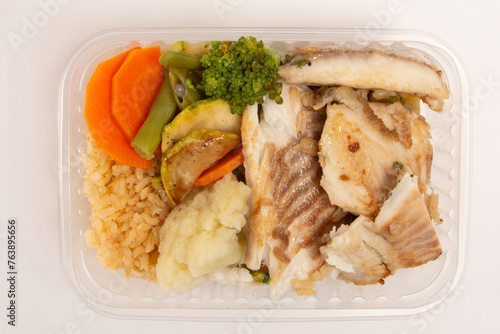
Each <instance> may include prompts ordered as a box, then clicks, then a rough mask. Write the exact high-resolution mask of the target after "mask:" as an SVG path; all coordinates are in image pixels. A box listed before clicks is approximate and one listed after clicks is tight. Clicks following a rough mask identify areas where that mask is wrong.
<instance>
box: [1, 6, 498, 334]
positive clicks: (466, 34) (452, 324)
mask: <svg viewBox="0 0 500 334" xmlns="http://www.w3.org/2000/svg"><path fill="white" fill-rule="evenodd" d="M54 1H55V0H54ZM48 2H53V1H50V0H41V1H36V0H31V1H30V0H23V1H20V0H2V1H1V2H0V22H1V28H0V66H1V71H0V78H1V79H0V83H1V86H0V145H1V155H0V180H1V182H0V196H1V197H0V260H1V262H0V333H44V334H55V333H108V332H111V333H123V334H126V333H138V332H141V333H147V332H160V331H161V332H164V333H304V332H309V333H313V332H315V333H316V332H318V333H319V332H336V333H349V332H358V331H365V332H369V333H382V332H383V333H394V334H402V333H423V332H425V333H443V332H444V333H470V332H475V333H495V332H496V333H498V316H499V315H500V284H499V282H500V261H499V260H498V253H499V247H498V244H499V243H498V240H499V238H500V225H499V223H500V222H499V221H498V218H497V217H498V215H497V214H495V213H496V210H497V208H498V206H499V204H498V189H499V182H498V176H497V175H496V174H497V171H498V166H499V163H500V158H499V153H500V152H499V143H500V131H499V124H500V111H498V110H496V109H498V105H499V102H500V66H499V61H500V46H499V40H498V35H499V33H500V26H499V19H498V13H499V12H500V5H499V2H497V1H486V0H482V1H464V0H460V1H453V2H452V1H448V2H446V1H397V0H396V1H395V2H394V3H395V4H396V5H397V6H396V8H397V11H396V12H393V13H392V14H390V15H382V13H385V14H387V13H388V8H391V7H390V6H389V2H388V1H385V0H377V1H373V0H371V1H358V2H357V3H355V4H354V3H349V4H347V2H346V3H341V2H340V1H326V0H325V1H312V0H309V1H299V0H296V1H294V0H288V1H286V2H278V1H276V2H273V1H270V0H266V1H251V0H220V1H215V0H209V1H204V2H202V1H199V2H196V1H193V0H189V1H175V2H171V1H152V0H143V1H137V2H132V1H123V0H113V1H102V0H88V1H77V0H73V1H69V0H65V1H62V0H59V1H58V2H57V3H58V4H59V5H58V6H57V7H51V8H52V9H51V12H50V13H49V14H51V16H50V17H49V18H48V19H47V20H46V21H45V22H44V21H43V17H41V16H40V14H39V13H40V12H41V11H43V5H42V4H43V3H48ZM217 4H226V6H227V7H226V11H225V12H223V13H219V14H218V13H217V11H216V5H217ZM42 16H43V15H42ZM36 19H38V20H42V21H38V22H39V23H40V22H41V23H40V24H39V25H40V27H38V28H37V31H35V32H32V34H31V35H30V36H27V38H26V40H24V41H23V43H22V44H20V45H18V47H17V50H16V48H14V47H13V45H12V44H11V43H10V42H9V39H8V34H9V33H12V32H13V33H16V34H18V35H21V36H22V29H23V25H25V24H26V23H25V22H26V20H28V21H30V22H35V21H34V20H36ZM367 24H368V26H367ZM377 24H378V26H379V27H382V28H389V29H420V30H425V31H428V32H431V33H433V34H435V35H437V36H439V37H441V38H442V39H444V40H445V41H447V42H448V43H449V44H450V45H451V46H452V47H453V48H454V49H455V50H456V51H457V53H458V54H459V55H460V56H461V57H462V59H463V60H464V62H465V64H466V66H467V67H468V70H469V73H470V77H471V83H472V93H473V94H474V96H475V97H476V100H475V101H476V102H477V103H476V109H475V110H474V125H473V127H474V137H473V153H474V158H473V159H474V160H473V161H474V166H473V197H472V206H471V207H472V219H471V229H470V245H469V246H470V252H469V265H468V268H467V271H466V274H465V277H464V280H463V283H462V285H461V287H460V288H459V289H458V290H457V293H456V294H455V295H454V296H452V298H451V299H450V300H448V301H447V302H445V303H444V304H442V305H441V306H440V307H439V308H437V309H436V310H434V311H432V312H430V313H427V314H423V315H420V316H416V317H411V318H397V319H390V320H388V319H384V320H363V321H337V322H333V321H332V322H319V323H294V322H290V323H272V322H271V323H262V322H256V323H245V324H242V322H238V321H236V322H224V323H215V322H196V323H184V322H156V321H147V322H146V321H128V320H116V319H110V318H107V317H104V316H101V315H99V314H95V313H94V312H93V311H90V310H89V309H87V308H86V307H85V306H84V305H83V304H81V302H80V301H79V300H78V299H77V298H76V297H75V296H74V295H73V293H72V292H71V290H70V289H69V288H68V286H67V285H66V283H65V281H64V279H63V277H62V274H61V269H60V265H59V249H58V227H57V226H58V225H57V202H56V195H57V194H56V193H57V191H56V190H57V189H56V186H57V181H56V170H55V169H54V167H53V166H54V163H55V161H56V153H57V120H56V115H57V90H58V84H59V79H60V75H61V71H62V69H63V66H64V64H65V62H66V60H67V58H68V57H69V55H70V54H71V53H72V52H73V50H74V49H75V48H76V47H77V46H78V45H79V44H80V43H81V42H82V41H83V40H85V39H87V38H88V37H89V36H91V35H93V34H94V33H96V32H99V31H101V30H104V29H108V28H116V27H203V26H207V27H217V26H221V27H231V26H246V27H259V26H269V27H333V28H336V27H344V28H364V27H372V28H373V27H376V26H377ZM9 217H16V218H17V219H18V222H19V229H18V237H19V249H18V266H19V269H18V270H19V273H20V274H19V279H18V287H17V289H18V300H17V302H18V307H19V308H18V318H17V326H16V327H15V328H12V327H11V326H7V324H6V323H7V318H6V316H5V314H6V303H7V297H6V294H7V284H6V279H5V278H4V277H5V272H6V269H5V262H6V233H5V232H6V224H7V219H8V218H9Z"/></svg>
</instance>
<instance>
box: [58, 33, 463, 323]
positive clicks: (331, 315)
mask: <svg viewBox="0 0 500 334" xmlns="http://www.w3.org/2000/svg"><path fill="white" fill-rule="evenodd" d="M248 35H252V36H256V37H257V38H259V39H262V40H264V41H265V42H267V43H273V46H275V47H277V48H286V47H287V45H288V44H289V43H293V42H307V43H320V44H321V43H335V44H345V43H347V44H348V45H349V44H351V43H353V42H354V43H361V44H366V43H372V44H375V45H385V46H387V45H391V44H393V43H395V42H401V43H403V44H404V45H405V46H406V47H408V48H410V49H412V52H414V53H416V54H418V55H419V56H420V57H421V58H423V59H424V60H425V61H427V62H429V63H432V64H434V65H436V66H437V67H438V68H440V69H442V71H443V73H444V77H445V80H446V81H447V83H448V85H449V89H450V93H451V96H450V99H449V100H447V101H446V105H445V108H444V111H443V112H441V113H436V112H430V111H428V110H427V111H425V110H424V116H425V117H426V119H427V121H428V122H429V123H430V126H431V133H432V136H433V145H434V163H433V167H432V179H431V186H432V188H433V190H434V191H435V192H436V193H438V194H439V196H440V207H439V211H440V214H441V217H442V219H443V223H442V224H440V225H438V226H437V232H438V236H439V238H440V240H441V243H442V248H443V254H442V255H441V256H440V257H439V258H438V259H437V260H435V261H432V262H430V263H427V264H426V265H423V266H421V267H418V268H413V269H404V270H399V271H398V272H396V274H395V275H393V276H391V277H389V278H388V279H386V283H385V285H371V286H355V285H353V284H348V283H345V282H343V281H340V280H333V279H330V278H328V279H326V280H325V281H323V282H320V283H318V284H317V285H316V290H317V295H316V296H309V297H297V296H296V295H295V293H294V292H292V291H291V292H290V293H288V294H286V295H284V296H280V297H273V296H271V295H270V291H269V289H268V288H266V287H263V288H261V289H259V290H256V291H251V290H246V289H245V288H242V287H238V286H231V285H221V284H215V283H210V284H206V285H204V286H202V287H199V288H197V289H194V290H192V291H189V292H178V291H174V292H170V293H165V292H162V291H161V290H160V289H159V288H158V286H157V285H156V284H155V283H149V282H147V281H143V280H140V279H131V280H126V279H124V278H122V277H121V273H120V272H116V273H112V272H111V271H110V270H108V269H105V268H102V267H101V266H100V265H99V264H98V263H97V259H96V254H95V250H92V249H89V248H88V247H87V245H86V243H85V240H84V237H83V232H84V231H86V230H87V229H88V228H89V227H90V226H91V222H90V219H89V216H90V204H89V203H88V200H87V198H86V197H85V194H84V192H83V173H84V168H83V164H82V163H81V161H80V154H81V153H82V152H84V151H85V149H86V141H85V134H86V133H87V132H88V129H87V126H86V123H85V120H84V117H83V110H84V100H85V87H86V84H87V82H88V80H89V78H90V76H91V75H92V73H93V71H94V69H95V68H96V66H97V64H98V63H99V62H100V61H102V60H104V59H106V58H109V57H111V56H112V55H114V54H117V53H118V52H120V51H122V50H124V49H125V48H127V47H130V45H134V44H140V45H149V44H151V43H152V42H155V41H164V42H166V43H173V42H175V41H177V40H188V41H192V42H195V41H208V40H235V39H238V38H239V37H240V36H248ZM470 96H471V95H470V81H469V78H468V75H467V72H466V69H465V67H464V65H463V63H462V62H461V61H460V59H459V57H458V56H457V55H456V54H455V52H454V51H453V50H452V49H451V48H450V47H449V46H448V45H447V44H446V43H445V42H443V41H442V40H440V39H438V38H436V37H435V36H433V35H430V34H427V33H423V32H419V31H395V30H382V31H376V32H373V31H370V32H367V31H364V30H345V29H298V28H297V29H295V28H293V29H275V28H271V29H267V28H256V29H253V28H252V29H249V28H247V29H243V28H241V29H238V28H231V29H223V28H221V29H215V28H199V29H194V28H193V29H190V28H184V29H172V28H168V29H167V28H155V29H114V30H107V31H103V32H101V33H98V34H97V35H94V36H92V37H91V38H89V39H88V40H87V41H85V42H84V43H82V44H81V45H80V47H79V48H78V49H77V50H76V51H75V52H74V53H73V55H71V57H70V59H69V62H68V64H67V65H66V67H65V69H64V71H63V73H62V79H61V84H60V90H59V151H58V158H59V185H58V201H59V231H60V235H59V238H60V239H59V240H60V261H61V266H62V271H63V273H64V275H65V277H66V280H67V282H68V284H69V285H70V287H71V288H72V289H73V290H74V292H75V294H76V295H77V296H78V297H79V298H80V299H81V300H82V301H83V302H84V303H85V304H86V305H88V306H89V307H90V308H92V309H93V310H95V311H97V312H100V313H102V314H105V315H108V316H113V317H120V318H135V319H155V320H159V319H165V320H181V319H186V320H233V319H240V320H242V319H243V320H248V321H252V320H258V321H266V320H272V321H279V320H332V319H346V318H347V319H352V318H364V317H386V316H398V315H414V314H418V313H421V312H424V311H427V310H430V309H432V308H433V307H436V306H437V305H438V304H439V303H442V302H443V301H444V300H446V298H449V297H450V296H452V295H453V293H454V291H456V289H457V288H458V286H459V284H460V281H461V279H462V277H463V275H464V272H465V268H466V263H467V249H468V229H469V220H470V202H471V195H470V188H471V187H470V185H471V147H472V146H471V139H472V138H471V103H470V99H469V97H470Z"/></svg>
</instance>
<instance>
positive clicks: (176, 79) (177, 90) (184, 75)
mask: <svg viewBox="0 0 500 334" xmlns="http://www.w3.org/2000/svg"><path fill="white" fill-rule="evenodd" d="M168 77H169V80H170V85H171V87H172V92H173V94H174V99H175V102H177V106H179V108H180V109H181V110H183V109H184V108H186V107H187V106H188V105H190V104H191V103H193V102H196V101H198V100H201V99H202V98H203V93H202V92H201V91H199V90H198V89H197V88H196V86H198V84H199V83H200V82H201V78H200V76H199V75H198V74H197V73H196V72H195V71H190V70H188V71H185V70H179V69H176V68H171V69H170V70H169V72H168Z"/></svg>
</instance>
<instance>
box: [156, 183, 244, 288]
mask: <svg viewBox="0 0 500 334" xmlns="http://www.w3.org/2000/svg"><path fill="white" fill-rule="evenodd" d="M249 195H250V188H249V187H248V186H246V185H245V184H244V183H242V182H238V181H237V180H236V178H235V177H234V175H232V174H228V175H226V176H225V177H224V178H222V179H221V180H219V181H217V182H215V183H213V184H211V185H208V186H206V187H203V188H200V189H193V190H192V191H191V192H190V193H189V194H188V195H187V196H186V198H185V199H184V200H183V201H182V202H181V203H180V204H179V205H178V206H176V207H175V208H174V209H173V210H172V212H170V214H169V215H168V217H167V218H166V219H165V223H164V225H163V226H162V228H161V234H160V238H161V240H160V245H159V251H160V257H159V258H158V263H157V266H156V275H157V280H158V284H159V286H160V288H161V289H162V290H165V291H169V290H172V289H179V290H182V291H186V290H189V289H192V288H195V287H197V286H199V285H201V284H203V283H204V282H205V281H207V280H208V279H209V278H208V276H209V275H208V274H209V273H212V272H214V271H217V270H220V269H222V268H225V267H227V266H229V265H232V264H235V263H239V262H240V261H241V258H242V256H243V252H244V240H239V239H238V233H239V232H240V231H241V229H242V228H243V227H244V226H245V223H246V216H247V215H248V212H249V208H248V196H249Z"/></svg>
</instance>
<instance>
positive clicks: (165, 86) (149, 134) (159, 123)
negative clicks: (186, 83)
mask: <svg viewBox="0 0 500 334" xmlns="http://www.w3.org/2000/svg"><path fill="white" fill-rule="evenodd" d="M176 110H177V103H176V101H175V98H174V95H173V93H172V88H171V87H170V80H169V79H168V78H167V77H165V78H164V79H163V83H162V84H161V87H160V90H159V91H158V95H156V98H155V100H154V102H153V104H152V105H151V109H150V111H149V115H148V118H146V120H145V121H144V123H143V124H142V126H141V128H140V129H139V131H138V132H137V134H136V135H135V137H134V139H133V140H132V143H131V145H132V147H133V148H134V149H135V151H136V152H137V153H139V154H140V155H141V156H143V157H145V158H148V157H150V156H151V155H152V154H153V152H154V151H155V150H156V148H157V147H158V145H159V144H160V141H161V132H162V130H163V127H164V126H165V125H166V124H167V123H168V122H170V121H171V120H172V119H173V118H174V116H175V111H176Z"/></svg>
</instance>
